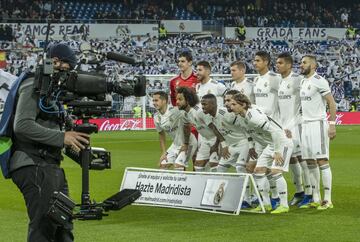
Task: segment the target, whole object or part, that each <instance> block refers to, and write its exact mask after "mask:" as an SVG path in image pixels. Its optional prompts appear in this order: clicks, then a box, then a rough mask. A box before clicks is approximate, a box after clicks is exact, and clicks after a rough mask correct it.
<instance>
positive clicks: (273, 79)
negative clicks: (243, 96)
mask: <svg viewBox="0 0 360 242" xmlns="http://www.w3.org/2000/svg"><path fill="white" fill-rule="evenodd" d="M279 84H280V76H279V75H277V74H275V73H273V72H270V71H268V72H267V73H266V74H264V75H262V76H258V77H256V78H255V89H254V93H255V103H256V105H257V106H259V107H260V108H261V109H262V110H264V112H265V114H266V115H268V116H270V117H271V118H273V119H275V120H278V118H279V106H278V105H279V104H278V90H279Z"/></svg>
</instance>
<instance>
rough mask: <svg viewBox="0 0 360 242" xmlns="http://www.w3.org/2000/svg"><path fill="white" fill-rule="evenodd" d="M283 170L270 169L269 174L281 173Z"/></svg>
mask: <svg viewBox="0 0 360 242" xmlns="http://www.w3.org/2000/svg"><path fill="white" fill-rule="evenodd" d="M282 172H283V171H282V170H279V169H271V172H270V174H271V175H272V176H273V175H277V174H281V173H282Z"/></svg>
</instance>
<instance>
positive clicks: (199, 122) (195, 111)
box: [184, 106, 216, 140]
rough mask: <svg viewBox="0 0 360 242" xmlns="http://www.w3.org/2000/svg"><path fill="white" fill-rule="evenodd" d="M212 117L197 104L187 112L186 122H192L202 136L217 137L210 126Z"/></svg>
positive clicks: (206, 137) (207, 137)
mask: <svg viewBox="0 0 360 242" xmlns="http://www.w3.org/2000/svg"><path fill="white" fill-rule="evenodd" d="M210 119H211V116H210V115H209V114H205V113H204V112H203V111H202V109H201V108H200V107H199V106H195V107H193V108H191V109H190V111H189V112H188V113H186V112H185V116H184V123H191V124H192V125H194V126H195V128H196V130H197V131H198V132H199V134H200V135H201V136H202V137H204V138H205V139H208V140H210V139H213V138H215V137H216V136H215V134H214V132H213V130H212V129H210V128H209V126H208V124H209V123H211V121H209V120H210Z"/></svg>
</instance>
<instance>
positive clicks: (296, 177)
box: [276, 53, 312, 206]
mask: <svg viewBox="0 0 360 242" xmlns="http://www.w3.org/2000/svg"><path fill="white" fill-rule="evenodd" d="M292 66H293V59H292V57H291V55H290V54H289V53H282V54H280V55H279V56H278V57H277V60H276V68H277V71H278V73H279V74H280V75H281V82H280V86H279V92H278V94H279V111H280V123H281V125H282V127H283V128H284V130H285V131H286V132H287V135H288V138H291V139H292V140H293V143H294V149H293V154H292V157H291V159H290V165H289V167H290V171H291V172H292V175H293V181H294V184H295V188H296V193H295V195H294V196H293V198H292V200H291V201H290V205H296V204H298V203H299V202H301V201H304V202H301V203H300V204H299V206H302V205H303V204H306V203H308V202H309V201H310V200H311V198H312V190H311V183H310V176H309V169H308V167H307V164H306V162H305V161H302V160H301V146H300V144H301V141H300V130H301V114H300V107H301V104H300V82H301V78H302V77H301V76H299V75H298V74H295V73H293V72H292V71H291V69H292ZM301 170H303V173H304V183H305V193H304V188H303V186H302V175H301Z"/></svg>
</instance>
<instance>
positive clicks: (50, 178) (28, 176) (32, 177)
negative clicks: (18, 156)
mask: <svg viewBox="0 0 360 242" xmlns="http://www.w3.org/2000/svg"><path fill="white" fill-rule="evenodd" d="M12 180H13V182H14V183H15V184H16V186H17V187H18V188H19V189H20V191H21V193H22V194H23V196H24V199H25V203H26V208H27V212H28V216H29V219H30V222H29V230H28V241H29V242H43V241H44V242H45V241H59V242H60V241H62V242H70V241H73V240H74V236H73V234H72V228H73V224H72V223H70V224H69V225H68V226H66V227H63V226H59V225H57V224H56V223H54V222H53V221H52V220H51V219H49V218H48V217H47V216H46V213H47V211H48V210H49V201H50V197H51V196H52V194H53V193H54V191H61V192H62V193H64V194H66V195H68V194H69V191H68V185H67V181H66V178H65V174H64V170H63V169H62V168H60V167H59V166H58V165H55V164H41V165H35V166H26V167H23V168H20V169H18V170H16V171H14V172H13V173H12Z"/></svg>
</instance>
